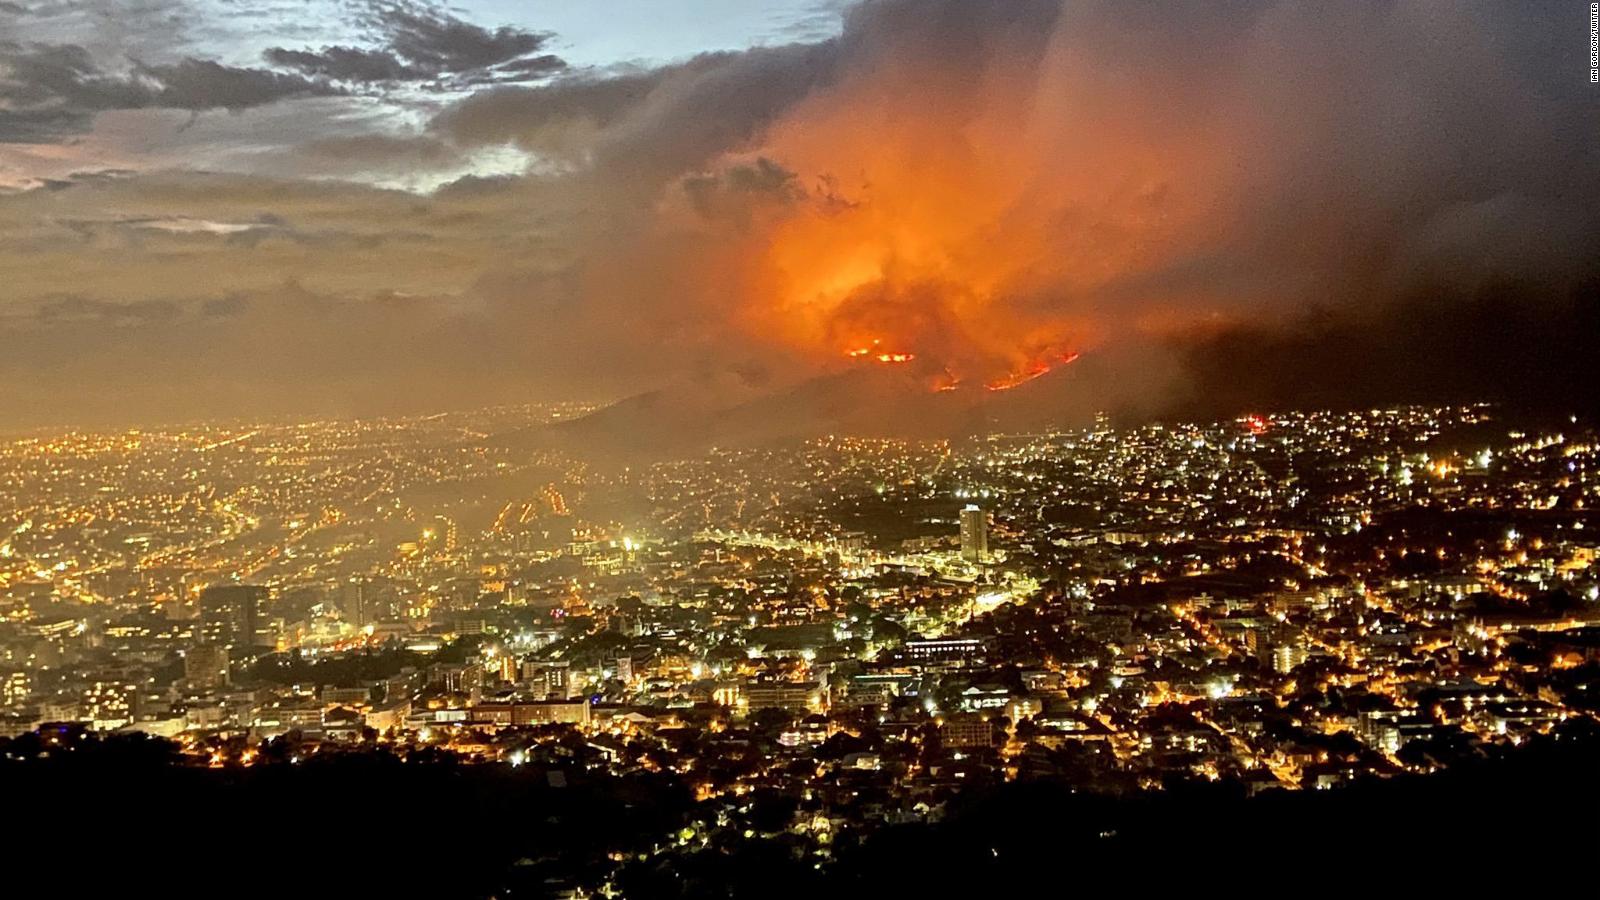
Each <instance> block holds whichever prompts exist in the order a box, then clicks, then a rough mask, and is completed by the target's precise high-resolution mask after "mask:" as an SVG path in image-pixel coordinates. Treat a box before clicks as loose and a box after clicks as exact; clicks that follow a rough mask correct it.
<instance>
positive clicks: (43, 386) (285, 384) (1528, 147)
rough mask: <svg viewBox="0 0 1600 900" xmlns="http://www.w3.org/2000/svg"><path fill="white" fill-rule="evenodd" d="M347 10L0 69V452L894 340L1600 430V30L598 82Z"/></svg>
mask: <svg viewBox="0 0 1600 900" xmlns="http://www.w3.org/2000/svg"><path fill="white" fill-rule="evenodd" d="M27 6H28V4H25V3H24V4H19V7H27ZM349 10H350V12H349V22H350V28H349V30H348V31H347V32H343V33H342V35H343V36H340V37H336V38H332V39H326V40H324V39H320V38H317V37H313V36H311V35H305V34H300V33H298V32H295V31H293V30H292V29H288V28H285V29H284V30H283V32H282V35H281V39H278V36H277V35H273V34H272V29H273V27H274V22H275V21H277V20H276V19H274V18H272V17H270V16H269V17H265V18H260V19H257V20H252V21H258V22H260V23H262V24H260V25H259V27H260V28H263V29H265V30H266V31H267V33H268V34H269V35H271V39H270V40H269V42H268V44H267V46H266V48H265V49H264V51H263V52H261V53H260V54H258V55H257V56H256V57H255V58H252V59H239V58H234V57H227V58H222V56H223V55H222V54H213V53H208V48H207V47H206V46H205V45H204V43H203V42H201V43H195V44H185V45H182V46H175V47H170V48H167V49H166V51H165V53H164V55H162V54H158V53H154V52H152V53H150V54H146V55H145V56H144V57H141V58H132V57H130V56H128V55H127V54H126V53H121V54H110V53H106V52H103V51H102V50H101V49H97V48H98V47H99V45H97V44H93V43H92V42H89V41H87V40H85V41H83V42H80V43H73V42H71V41H68V40H66V39H65V38H64V37H62V36H60V35H55V34H54V33H52V34H44V35H35V36H32V37H25V38H24V39H16V40H10V39H8V40H7V41H5V42H3V43H0V101H3V102H0V183H8V184H10V188H9V189H8V190H7V192H6V193H4V194H0V285H4V288H3V290H0V340H3V341H4V345H5V346H6V347H7V352H6V353H5V354H3V357H0V379H3V381H4V383H5V385H6V388H5V389H4V390H3V391H0V426H7V427H22V426H26V425H32V424H39V423H78V422H84V423H93V422H103V421H147V420H149V421H154V420H163V421H165V420H173V419H186V418H192V417H199V416H218V415H233V416H241V417H248V416H253V415H279V414H289V413H294V414H324V413H382V412H394V411H402V410H426V409H437V408H443V407H450V406H463V405H471V404H476V403H487V402H496V403H498V402H507V401H514V400H537V399H559V398H567V397H581V398H593V399H600V398H612V397H622V396H626V395H629V394H632V393H637V392H641V391H646V390H654V389H660V388H663V387H670V388H671V389H674V390H679V391H685V392H698V393H701V394H704V395H706V396H716V397H723V398H728V399H729V400H730V401H731V400H732V399H737V398H741V397H746V396H754V395H757V394H761V393H763V392H769V391H772V390H775V389H778V388H780V387H782V386H785V385H794V384H799V383H802V382H804V381H806V380H807V379H810V378H814V377H816V376H819V375H825V374H837V373H839V372H844V371H848V370H849V367H851V366H858V365H870V364H871V363H870V362H865V363H864V362H861V361H860V360H862V359H865V358H866V357H861V356H859V355H858V356H852V355H851V353H852V351H853V350H856V349H860V348H865V347H872V348H877V349H876V350H874V354H876V353H877V352H878V350H882V351H884V352H888V351H893V352H894V353H897V354H900V355H902V356H904V357H906V358H907V359H908V361H907V362H905V363H903V365H904V367H905V370H906V371H907V372H908V373H909V374H910V375H911V376H912V377H913V379H914V380H918V381H921V382H925V383H927V384H940V385H951V384H955V385H959V386H960V388H961V389H963V390H965V389H973V390H980V389H981V386H982V385H983V384H985V383H994V382H995V380H996V379H999V380H1002V381H1003V380H1004V379H1006V378H1007V377H1010V376H1014V375H1015V374H1017V373H1019V372H1027V371H1030V370H1031V367H1036V366H1040V365H1042V364H1046V363H1050V362H1052V361H1057V360H1061V359H1066V358H1069V357H1071V356H1072V355H1073V354H1081V355H1082V360H1083V362H1084V363H1088V362H1089V361H1091V360H1093V361H1095V364H1094V366H1093V367H1092V369H1093V371H1096V372H1100V373H1101V375H1100V376H1099V377H1098V379H1097V380H1095V381H1093V382H1092V383H1091V382H1088V381H1081V382H1078V383H1075V384H1073V385H1069V386H1067V387H1065V388H1064V389H1066V390H1076V391H1080V392H1089V395H1088V396H1085V397H1080V398H1078V401H1079V405H1084V406H1088V407H1090V408H1094V407H1106V408H1126V409H1131V410H1137V411H1142V412H1147V413H1152V414H1163V415H1168V414H1174V415H1182V414H1185V413H1190V414H1196V415H1199V414H1206V415H1210V414H1231V413H1235V412H1238V411H1240V410H1243V409H1247V408H1262V407H1290V406H1303V405H1318V406H1326V405H1346V404H1363V405H1365V404H1370V403H1380V402H1396V401H1406V400H1420V399H1435V398H1446V397H1450V398H1454V397H1473V398H1476V397H1483V398H1489V399H1501V400H1505V401H1506V402H1508V403H1512V404H1532V405H1538V406H1540V407H1549V408H1561V407H1564V406H1571V407H1574V408H1580V407H1582V408H1588V407H1592V405H1593V404H1594V402H1595V394H1594V389H1593V388H1592V387H1590V386H1589V382H1590V381H1593V380H1594V379H1592V378H1591V377H1588V372H1587V370H1588V368H1589V367H1590V366H1591V365H1592V363H1591V360H1592V359H1594V355H1595V351H1596V350H1597V349H1600V348H1596V346H1595V343H1596V335H1597V334H1600V327H1597V326H1600V320H1597V313H1596V304H1597V299H1596V298H1597V287H1600V262H1597V261H1600V237H1597V236H1600V227H1597V226H1600V221H1597V219H1600V213H1597V212H1596V202H1595V201H1596V198H1600V148H1597V147H1596V141H1597V140H1600V113H1597V107H1596V98H1597V96H1600V94H1597V93H1596V91H1595V90H1594V86H1593V85H1591V84H1590V83H1589V82H1588V69H1587V30H1586V24H1587V4H1586V3H1582V2H1571V3H1568V2H1550V3H1538V4H1528V3H1514V2H1504V3H1451V4H1441V3H1434V2H1343V3H1333V4H1330V3H1292V2H1219V3H1213V4H1206V5H1188V4H1185V5H1175V4H1165V3H1162V4H1156V3H1130V2H1070V0H1068V2H1054V0H1008V2H992V3H991V2H970V0H967V2H958V0H878V2H869V3H863V4H857V5H853V6H848V7H845V8H844V9H843V11H842V13H841V16H842V20H841V22H840V24H839V27H838V28H837V29H836V31H835V33H834V34H833V36H831V37H826V38H822V39H815V40H810V41H807V42H803V43H793V44H783V43H768V44H764V45H761V46H754V47H751V48H749V49H746V50H742V51H720V52H715V53H705V54H701V55H699V56H695V57H692V58H687V59H682V60H678V61H672V62H667V63H662V64H640V63H637V62H634V61H629V60H618V61H617V62H616V63H615V64H614V65H609V66H602V67H593V66H584V67H579V66H572V65H569V64H568V63H566V61H565V59H564V54H565V52H566V51H565V50H564V49H563V45H562V43H561V36H560V35H558V34H553V33H551V32H550V31H549V30H548V29H544V28H540V27H539V25H538V23H527V22H523V23H516V24H503V23H498V22H493V21H488V20H485V19H483V17H481V16H476V15H474V14H473V13H472V11H471V9H470V8H468V9H466V10H458V9H455V8H451V9H445V8H444V7H440V6H433V5H428V4H394V3H365V4H353V5H351V6H350V7H349ZM0 16H10V17H11V20H10V21H16V22H21V21H23V19H22V18H20V17H19V14H18V13H15V12H13V11H11V10H10V9H9V7H7V8H6V10H4V11H0ZM252 27H256V26H252ZM35 38H37V39H35ZM213 49H214V48H213ZM79 164H81V167H78V168H74V166H75V165H79Z"/></svg>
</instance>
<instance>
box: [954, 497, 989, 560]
mask: <svg viewBox="0 0 1600 900" xmlns="http://www.w3.org/2000/svg"><path fill="white" fill-rule="evenodd" d="M961 558H962V559H964V560H966V561H967V562H974V563H977V562H985V561H987V560H988V559H989V514H988V513H986V512H984V511H983V509H982V508H981V507H979V506H977V505H976V504H973V503H968V504H967V508H966V509H963V510H962V511H961Z"/></svg>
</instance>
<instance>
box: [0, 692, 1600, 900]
mask: <svg viewBox="0 0 1600 900" xmlns="http://www.w3.org/2000/svg"><path fill="white" fill-rule="evenodd" d="M1563 731H1564V734H1563V735H1562V736H1561V737H1559V738H1556V737H1547V738H1541V739H1537V740H1536V741H1534V742H1531V744H1530V745H1527V746H1524V747H1522V748H1519V749H1517V750H1515V751H1512V752H1510V753H1508V754H1506V755H1504V756H1503V757H1502V758H1498V759H1495V760H1492V761H1485V762H1482V763H1476V764H1471V765H1468V766H1466V767H1462V768H1458V769H1454V770H1451V771H1448V772H1445V773H1441V774H1435V775H1429V776H1405V777H1401V778H1395V779H1390V780H1386V781H1372V782H1365V783H1359V784H1356V785H1354V786H1351V787H1346V788H1341V789H1335V790H1331V791H1311V792H1295V793H1282V792H1272V793H1268V794H1262V795H1258V796H1255V797H1246V796H1245V795H1244V792H1243V791H1242V789H1240V788H1239V787H1238V786H1236V785H1229V784H1226V783H1224V784H1209V783H1202V784H1194V783H1182V784H1179V783H1174V784H1171V785H1169V786H1168V788H1167V789H1166V790H1160V791H1147V792H1141V793H1135V794H1132V795H1122V796H1112V795H1101V794H1096V793H1093V792H1092V791H1085V790H1082V789H1077V790H1075V789H1074V788H1072V787H1071V786H1069V785H1067V784H1065V783H1061V782H1056V781H1048V780H1046V781H1027V782H1019V783H1012V784H1007V785H1003V786H1001V787H998V788H991V789H982V790H973V791H970V792H968V793H965V794H962V795H959V796H958V797H957V798H956V800H954V801H952V803H951V804H950V806H949V809H948V810H947V814H946V816H945V817H944V819H943V821H941V822H938V823H936V824H916V825H897V826H888V827H883V828H879V829H877V830H876V831H875V832H874V833H873V834H872V836H871V837H869V838H868V839H866V840H864V841H841V842H840V843H839V845H838V846H837V847H836V852H835V859H834V861H833V862H832V863H831V864H829V865H828V866H827V867H825V868H818V867H817V866H816V865H815V864H813V863H812V862H811V861H810V860H807V859H800V858H796V857H795V856H794V855H793V854H791V852H790V849H789V848H790V845H789V844H787V843H786V842H785V840H784V836H783V835H782V834H781V833H778V834H765V835H763V834H755V835H749V834H746V835H745V836H744V837H743V838H739V837H737V836H735V838H734V839H733V840H732V841H731V842H723V843H717V844H713V845H711V846H710V847H709V848H707V849H705V850H702V851H698V852H692V853H678V854H666V855H660V856H657V855H652V854H651V852H650V851H651V850H652V849H654V848H658V847H661V846H664V845H667V844H668V838H667V836H668V835H670V834H671V833H672V832H674V831H675V830H676V829H677V828H678V827H680V826H681V824H682V823H683V822H684V821H686V820H687V818H688V816H689V815H690V814H691V811H692V810H693V809H694V808H695V803H694V801H693V799H692V797H691V796H690V793H689V792H688V791H687V789H686V788H685V787H684V786H683V785H681V784H678V783H677V782H675V781H674V780H673V779H672V778H670V777H667V776H661V775H637V776H610V775H603V774H599V773H596V772H593V771H585V770H583V769H579V768H573V767H570V766H569V767H562V766H558V765H527V766H523V767H521V768H517V769H513V768H510V767H506V766H495V765H477V766H469V765H461V764H457V763H453V762H450V761H449V760H447V759H441V758H436V757H434V758H427V759H416V758H413V759H412V760H410V761H401V760H400V759H398V758H396V757H394V756H393V755H390V754H389V753H387V752H384V751H370V750H369V751H360V752H346V753H340V754H334V755H328V756H324V757H319V758H316V759H312V760H305V761H300V762H298V763H296V762H292V761H290V759H289V758H288V757H285V758H283V759H278V760H272V759H270V756H271V754H270V753H269V754H268V757H269V759H268V761H266V762H263V763H261V764H258V765H256V766H253V767H250V768H233V769H212V768H207V767H204V766H196V765H192V764H185V763H184V762H182V761H181V760H180V759H179V758H178V757H177V756H176V755H175V754H174V752H173V748H172V746H171V745H169V744H167V743H165V742H163V741H158V740H147V739H142V738H109V739H100V738H96V737H93V736H84V737H76V736H73V737H71V738H70V740H69V741H68V743H66V744H63V743H61V742H59V741H58V742H56V743H52V744H43V743H41V741H40V739H39V738H38V737H37V736H24V737H22V738H18V739H14V740H11V741H0V796H3V797H4V798H5V801H6V803H5V807H6V821H7V827H6V829H5V832H6V833H5V834H4V835H3V837H4V846H5V850H6V853H5V859H6V869H7V878H8V881H9V883H10V885H11V886H12V887H18V886H20V885H24V884H33V885H36V886H42V887H43V888H44V893H43V894H41V896H62V897H79V896H137V895H143V894H147V893H148V894H154V895H156V896H161V897H168V898H174V897H227V896H249V897H256V896H282V897H372V896H387V897H487V896H496V897H541V896H572V894H571V893H570V892H571V891H573V890H581V889H583V888H584V887H585V886H593V885H597V884H598V883H599V880H600V878H601V876H602V874H603V873H605V872H607V871H610V870H612V869H613V867H614V866H615V865H616V864H617V861H618V860H626V862H625V864H624V869H623V872H622V874H621V879H620V883H621V885H622V887H623V889H624V891H625V896H628V897H639V898H650V897H678V898H689V897H737V898H781V897H807V898H815V897H828V898H838V897H877V898H891V897H969V896H1016V897H1031V896H1040V897H1044V896H1072V895H1083V894H1087V893H1089V892H1096V893H1098V892H1101V891H1106V890H1115V891H1118V892H1129V891H1131V892H1134V895H1146V894H1148V893H1149V892H1150V891H1153V890H1157V889H1159V890H1167V889H1180V890H1183V891H1184V892H1185V893H1189V892H1196V891H1199V892H1204V893H1209V892H1210V891H1212V890H1213V889H1226V890H1230V891H1242V892H1245V893H1250V894H1255V893H1262V892H1265V893H1278V892H1285V891H1293V892H1298V891H1300V890H1303V889H1309V888H1315V887H1325V888H1326V889H1328V890H1336V891H1339V892H1341V893H1342V892H1348V893H1351V894H1367V893H1371V892H1377V893H1378V894H1380V895H1384V896H1388V895H1391V894H1392V892H1394V891H1396V890H1400V889H1402V888H1408V889H1416V888H1418V887H1419V886H1425V887H1427V888H1428V889H1429V895H1430V896H1431V895H1443V894H1444V893H1445V891H1446V889H1447V888H1448V887H1449V886H1456V885H1464V884H1471V885H1473V886H1474V887H1475V888H1476V889H1484V888H1485V887H1486V886H1487V885H1490V884H1511V885H1515V886H1518V887H1520V888H1521V889H1522V891H1524V892H1526V891H1533V890H1542V889H1544V888H1554V887H1557V883H1556V881H1553V880H1549V879H1556V878H1558V877H1559V878H1561V879H1569V878H1579V879H1580V880H1581V879H1583V878H1586V877H1587V876H1586V875H1585V874H1584V873H1585V872H1586V867H1587V865H1588V861H1589V859H1590V857H1591V856H1592V853H1593V850H1594V847H1595V846H1596V841H1597V840H1600V820H1597V818H1596V816H1595V810H1596V809H1597V808H1600V807H1597V805H1596V804H1597V801H1600V766H1597V765H1596V760H1597V759H1600V738H1597V732H1596V729H1595V728H1594V726H1593V723H1590V722H1588V721H1587V720H1581V721H1579V722H1577V723H1568V726H1566V727H1564V729H1563ZM1567 889H1571V890H1573V891H1575V893H1574V894H1573V895H1574V896H1581V895H1586V894H1588V893H1590V892H1591V888H1590V887H1589V886H1587V885H1586V884H1581V883H1579V882H1573V883H1571V884H1570V885H1567ZM14 896H32V894H24V893H16V894H14Z"/></svg>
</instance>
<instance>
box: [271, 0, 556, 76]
mask: <svg viewBox="0 0 1600 900" xmlns="http://www.w3.org/2000/svg"><path fill="white" fill-rule="evenodd" d="M359 21H360V22H361V24H362V25H364V26H365V27H366V28H367V29H369V30H370V31H371V32H372V34H373V36H374V39H375V43H376V44H377V46H375V47H371V48H363V47H352V46H345V45H333V46H326V47H323V48H321V49H319V50H309V49H301V50H293V49H287V48H283V47H272V48H269V49H268V50H267V51H266V52H265V54H264V57H265V59H266V60H267V62H269V63H271V64H272V65H275V66H280V67H283V68H290V69H295V70H298V71H300V72H303V73H305V74H307V75H313V76H318V77H324V78H331V79H334V80H337V81H346V82H362V83H388V82H406V81H431V80H438V79H444V80H445V81H446V83H449V84H451V85H452V86H456V87H459V86H462V85H470V84H475V83H488V82H494V81H529V80H535V79H540V78H545V77H548V76H549V75H551V74H553V73H555V72H559V71H561V70H562V69H564V68H566V62H565V61H564V60H562V59H561V58H560V57H558V56H555V55H554V54H550V53H544V52H541V51H543V50H544V48H545V47H546V45H548V44H549V43H550V40H551V38H552V37H553V35H552V34H550V33H548V32H537V31H527V30H524V29H521V28H514V27H511V26H501V27H499V28H493V29H490V28H485V27H483V26H481V25H475V24H473V23H471V22H467V21H465V20H463V19H461V18H458V17H457V16H454V15H452V14H451V13H449V12H448V11H446V10H443V9H440V8H437V7H434V6H430V5H425V4H421V3H403V2H402V3H386V2H377V3H372V4H371V5H370V6H369V7H368V8H367V9H366V10H365V12H364V13H363V14H362V15H361V16H360V17H359ZM458 82H459V83H458Z"/></svg>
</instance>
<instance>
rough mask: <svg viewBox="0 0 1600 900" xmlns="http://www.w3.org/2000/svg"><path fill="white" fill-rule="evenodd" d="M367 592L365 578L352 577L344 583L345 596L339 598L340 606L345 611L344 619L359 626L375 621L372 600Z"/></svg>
mask: <svg viewBox="0 0 1600 900" xmlns="http://www.w3.org/2000/svg"><path fill="white" fill-rule="evenodd" d="M367 593H368V588H367V582H366V581H365V580H364V579H360V578H352V579H350V580H349V581H346V582H345V583H344V589H343V596H341V597H340V598H339V608H340V611H341V612H342V613H344V620H345V621H346V622H349V623H350V624H351V625H354V626H355V627H357V628H360V627H361V626H363V625H366V624H368V623H370V622H371V621H373V615H372V608H371V600H370V598H369V597H368V596H367Z"/></svg>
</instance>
